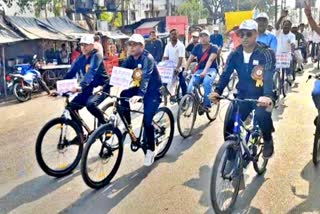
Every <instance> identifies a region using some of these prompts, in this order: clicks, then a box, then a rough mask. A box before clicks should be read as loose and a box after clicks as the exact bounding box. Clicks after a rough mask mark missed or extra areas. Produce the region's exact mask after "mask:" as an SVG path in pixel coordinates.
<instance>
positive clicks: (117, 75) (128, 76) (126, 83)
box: [110, 66, 133, 89]
mask: <svg viewBox="0 0 320 214" xmlns="http://www.w3.org/2000/svg"><path fill="white" fill-rule="evenodd" d="M132 73H133V70H131V69H127V68H121V67H116V66H114V67H113V69H112V74H111V78H110V85H113V86H116V87H119V88H124V89H126V88H129V87H130V84H131V82H132Z"/></svg>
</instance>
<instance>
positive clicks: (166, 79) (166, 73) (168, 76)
mask: <svg viewBox="0 0 320 214" xmlns="http://www.w3.org/2000/svg"><path fill="white" fill-rule="evenodd" d="M158 71H159V74H160V77H161V81H162V83H166V84H169V83H171V82H172V79H173V76H174V68H173V67H165V66H158Z"/></svg>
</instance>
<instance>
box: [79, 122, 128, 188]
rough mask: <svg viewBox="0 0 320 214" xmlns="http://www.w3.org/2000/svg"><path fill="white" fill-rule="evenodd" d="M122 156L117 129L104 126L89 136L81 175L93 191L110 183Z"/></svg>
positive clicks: (121, 144) (120, 136) (120, 140)
mask: <svg viewBox="0 0 320 214" xmlns="http://www.w3.org/2000/svg"><path fill="white" fill-rule="evenodd" d="M122 154H123V142H122V134H121V132H120V130H119V129H118V128H114V127H113V126H111V125H109V124H105V125H102V126H100V127H99V128H98V129H96V130H95V131H94V132H93V134H92V135H91V136H90V138H89V140H88V141H87V143H86V146H85V148H84V151H83V156H82V160H81V175H82V178H83V180H84V182H85V183H86V184H87V185H88V186H89V187H91V188H93V189H100V188H102V187H104V186H106V185H108V184H109V183H110V181H111V180H112V178H113V177H114V176H115V174H116V173H117V171H118V169H119V167H120V163H121V159H122Z"/></svg>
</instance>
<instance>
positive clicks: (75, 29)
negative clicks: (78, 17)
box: [40, 16, 89, 36]
mask: <svg viewBox="0 0 320 214" xmlns="http://www.w3.org/2000/svg"><path fill="white" fill-rule="evenodd" d="M40 21H41V22H43V23H45V24H46V25H49V26H50V27H52V28H53V29H55V30H57V31H59V32H60V33H62V34H65V35H68V36H73V35H75V34H88V33H89V31H88V30H86V29H84V28H82V27H80V26H79V25H77V24H76V23H74V22H73V21H71V20H70V19H69V18H68V17H66V16H63V17H52V18H48V19H40Z"/></svg>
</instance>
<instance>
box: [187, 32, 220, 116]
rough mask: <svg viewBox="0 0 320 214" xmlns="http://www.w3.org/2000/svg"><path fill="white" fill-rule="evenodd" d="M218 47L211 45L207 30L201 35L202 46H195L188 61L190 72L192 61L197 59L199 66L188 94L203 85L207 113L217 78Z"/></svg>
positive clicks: (191, 81)
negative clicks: (195, 87)
mask: <svg viewBox="0 0 320 214" xmlns="http://www.w3.org/2000/svg"><path fill="white" fill-rule="evenodd" d="M218 51H219V49H218V47H217V46H216V45H211V44H210V34H209V32H208V31H207V30H203V31H201V33H200V44H198V45H197V46H195V48H194V49H193V50H192V53H191V55H190V57H189V59H188V62H187V66H186V69H187V70H188V69H189V67H190V64H191V63H192V61H193V60H194V59H195V58H197V60H198V65H197V66H196V68H195V70H194V75H193V76H192V78H191V80H190V83H189V86H188V93H192V91H193V87H194V86H195V85H199V84H201V83H203V86H204V107H205V110H206V111H209V109H210V108H211V101H210V99H209V97H208V96H209V94H210V93H211V91H212V83H213V81H214V79H215V78H216V76H217V71H218V67H217V63H216V59H217V55H218Z"/></svg>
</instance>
